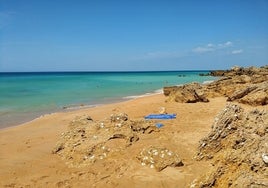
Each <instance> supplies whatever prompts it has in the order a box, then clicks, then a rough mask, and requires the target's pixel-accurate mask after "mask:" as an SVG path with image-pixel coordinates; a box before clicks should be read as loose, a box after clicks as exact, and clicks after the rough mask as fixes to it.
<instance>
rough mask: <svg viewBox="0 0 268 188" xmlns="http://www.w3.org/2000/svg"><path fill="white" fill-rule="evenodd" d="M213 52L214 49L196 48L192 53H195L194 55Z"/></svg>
mask: <svg viewBox="0 0 268 188" xmlns="http://www.w3.org/2000/svg"><path fill="white" fill-rule="evenodd" d="M214 50H215V49H214V48H212V47H197V48H194V49H193V52H196V53H206V52H212V51H214Z"/></svg>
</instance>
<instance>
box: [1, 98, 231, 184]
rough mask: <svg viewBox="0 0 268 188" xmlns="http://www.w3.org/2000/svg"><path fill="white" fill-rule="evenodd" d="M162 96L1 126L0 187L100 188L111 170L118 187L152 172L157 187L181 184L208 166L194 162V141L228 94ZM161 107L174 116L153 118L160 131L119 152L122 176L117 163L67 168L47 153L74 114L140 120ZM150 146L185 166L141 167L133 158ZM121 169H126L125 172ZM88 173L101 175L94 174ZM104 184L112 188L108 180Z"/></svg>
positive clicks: (59, 160) (138, 179)
mask: <svg viewBox="0 0 268 188" xmlns="http://www.w3.org/2000/svg"><path fill="white" fill-rule="evenodd" d="M165 100H166V97H165V96H164V95H163V94H155V95H152V96H146V97H142V98H136V99H131V100H127V101H123V102H118V103H112V104H106V105H101V106H97V107H94V108H87V109H80V110H74V111H69V112H57V113H52V114H47V115H44V116H41V117H39V118H37V119H34V120H32V121H30V122H27V123H24V124H21V125H18V126H13V127H8V128H6V129H1V130H0V150H1V151H5V152H3V153H1V160H0V167H1V169H2V170H1V172H0V177H1V178H0V182H1V183H0V186H1V185H2V186H5V185H11V184H14V185H17V186H22V187H24V186H27V185H31V186H35V187H40V186H41V187H42V186H43V187H44V186H47V185H48V186H49V187H59V186H58V185H59V184H61V183H60V182H65V181H68V182H69V183H70V185H72V187H81V186H85V185H88V183H92V184H96V187H103V186H104V185H106V183H105V182H106V181H105V179H102V177H103V176H102V175H101V174H104V175H105V174H107V173H109V174H110V175H109V176H111V181H113V182H117V183H118V185H119V186H118V187H125V186H126V185H128V184H129V182H132V183H134V182H135V184H136V185H137V186H139V187H148V185H147V184H146V182H148V179H151V178H153V177H156V176H157V177H158V179H154V183H153V184H154V185H155V187H158V186H159V185H160V182H161V181H164V182H165V184H166V186H168V187H170V186H171V185H178V180H179V182H180V183H179V185H181V186H183V187H185V186H186V185H188V183H190V182H191V181H192V180H193V177H195V176H197V175H199V174H200V173H202V172H204V170H206V169H207V167H206V166H207V164H206V163H203V162H201V163H193V161H192V160H193V159H192V155H193V154H194V151H195V148H196V147H197V144H198V140H199V139H200V138H202V137H203V136H204V135H205V134H206V133H207V132H208V131H209V127H210V126H211V124H212V122H213V120H214V116H215V114H217V113H218V111H219V110H221V109H222V108H223V107H224V105H225V103H226V101H225V100H226V98H216V99H212V101H211V103H210V104H208V103H196V104H179V103H166V102H165ZM160 107H165V108H166V110H167V112H168V113H177V118H176V119H174V120H159V121H157V122H162V123H163V124H164V127H162V128H161V129H160V132H156V133H152V134H149V135H148V136H149V139H144V138H142V137H141V138H140V141H139V142H140V144H139V143H137V144H135V145H134V146H132V147H129V148H126V150H125V151H124V152H126V153H122V155H120V156H121V158H118V159H117V158H116V159H113V161H115V162H116V161H118V162H119V161H121V162H119V164H120V169H121V170H119V172H121V173H122V174H123V175H121V176H120V178H118V176H117V172H115V171H114V168H117V167H115V166H114V165H117V164H116V163H112V164H110V163H109V164H106V163H96V164H95V165H93V166H92V167H90V168H89V169H88V168H70V167H68V166H66V164H65V162H64V161H63V160H62V159H61V158H60V157H58V156H57V155H53V154H51V152H52V149H53V148H54V147H55V145H56V143H57V141H58V139H59V138H60V135H61V134H62V133H63V132H65V131H66V130H68V127H69V123H70V122H71V121H72V120H73V119H75V117H77V116H82V115H89V116H90V117H92V119H94V120H96V121H102V120H103V119H105V118H109V117H110V115H111V114H113V113H118V112H124V113H127V114H128V116H129V118H130V119H136V118H138V119H143V118H144V116H145V115H148V114H150V113H157V112H158V110H159V108H160ZM193 115H194V116H195V118H193ZM185 125H187V126H185ZM14 138H15V139H14ZM118 144H120V143H118ZM153 144H156V145H161V146H166V147H169V148H170V149H174V150H175V151H178V153H179V155H180V157H181V158H182V160H183V162H184V166H183V167H178V168H167V169H165V170H163V171H162V172H156V171H155V170H154V169H150V168H147V167H143V166H142V165H140V163H139V162H138V161H137V159H136V157H135V156H136V155H137V154H138V152H140V150H142V148H143V147H144V146H146V145H153ZM131 148H132V149H131ZM130 149H131V150H130ZM121 163H122V164H121ZM96 165H97V166H96ZM102 165H104V166H102ZM105 165H107V166H105ZM32 166H34V167H35V168H34V169H33V168H32ZM200 166H202V169H201V170H200V171H198V172H196V171H195V170H194V169H196V168H200ZM107 168H108V169H109V170H108V171H107ZM118 168H119V167H118ZM124 168H127V169H128V170H127V171H125V170H124ZM91 171H94V173H97V174H99V175H97V177H92V176H91V175H90V173H91ZM95 171H96V172H95ZM59 172H60V173H59ZM80 173H85V176H84V175H82V177H84V178H85V179H84V178H82V179H81V175H79V174H80ZM42 177H46V178H42ZM139 177H144V178H145V179H144V178H139ZM109 179H110V178H109ZM176 182H177V183H176ZM117 183H116V184H117ZM107 186H108V187H114V186H113V184H111V183H108V184H107V185H106V187H107Z"/></svg>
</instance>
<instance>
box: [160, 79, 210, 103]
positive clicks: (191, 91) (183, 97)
mask: <svg viewBox="0 0 268 188" xmlns="http://www.w3.org/2000/svg"><path fill="white" fill-rule="evenodd" d="M164 94H165V95H166V96H169V99H168V100H169V101H176V102H181V103H196V102H208V101H209V100H208V99H207V97H206V95H205V92H204V89H203V86H202V85H200V84H199V83H190V84H186V85H183V86H173V87H164Z"/></svg>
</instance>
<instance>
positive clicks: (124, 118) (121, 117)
mask: <svg viewBox="0 0 268 188" xmlns="http://www.w3.org/2000/svg"><path fill="white" fill-rule="evenodd" d="M110 120H111V122H122V121H127V120H128V115H127V114H125V113H120V114H112V115H111V117H110Z"/></svg>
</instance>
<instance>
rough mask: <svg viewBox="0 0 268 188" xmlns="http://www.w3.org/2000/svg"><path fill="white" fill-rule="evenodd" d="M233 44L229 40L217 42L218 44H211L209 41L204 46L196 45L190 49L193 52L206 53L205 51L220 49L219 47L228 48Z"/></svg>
mask: <svg viewBox="0 0 268 188" xmlns="http://www.w3.org/2000/svg"><path fill="white" fill-rule="evenodd" d="M231 46H233V43H232V42H231V41H227V42H225V43H223V44H221V43H219V44H212V43H209V44H207V45H204V46H198V47H196V48H194V49H193V50H192V51H193V52H195V53H206V52H212V51H216V50H220V49H224V48H229V47H231Z"/></svg>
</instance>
